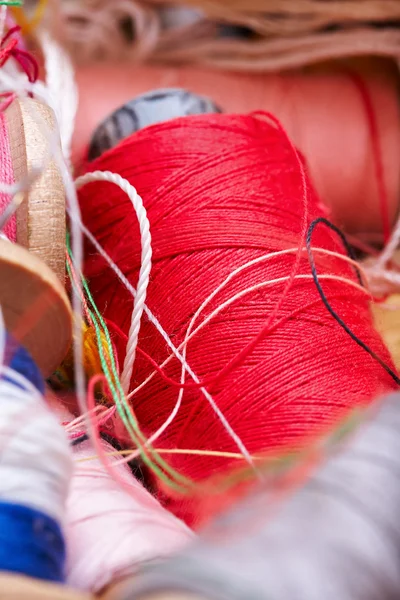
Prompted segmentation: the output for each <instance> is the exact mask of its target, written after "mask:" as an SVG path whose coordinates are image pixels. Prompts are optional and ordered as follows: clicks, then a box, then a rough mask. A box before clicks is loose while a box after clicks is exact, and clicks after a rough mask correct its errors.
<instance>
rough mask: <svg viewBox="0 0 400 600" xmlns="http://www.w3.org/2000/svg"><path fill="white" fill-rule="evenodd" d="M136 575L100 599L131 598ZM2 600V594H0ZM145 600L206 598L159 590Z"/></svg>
mask: <svg viewBox="0 0 400 600" xmlns="http://www.w3.org/2000/svg"><path fill="white" fill-rule="evenodd" d="M135 582H136V578H135V577H130V578H127V579H125V580H120V581H118V582H115V583H114V584H113V585H111V586H109V587H108V588H107V590H105V591H104V592H103V593H102V594H100V596H99V598H100V600H131V599H132V598H133V597H134V596H136V593H135ZM0 600H2V599H1V596H0ZM143 600H206V599H205V598H199V597H198V596H194V595H193V594H189V593H185V592H170V591H168V592H158V593H156V594H153V595H152V596H147V595H146V597H145V598H143Z"/></svg>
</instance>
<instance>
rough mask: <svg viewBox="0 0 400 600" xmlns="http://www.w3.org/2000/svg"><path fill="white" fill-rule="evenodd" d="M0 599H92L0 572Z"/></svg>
mask: <svg viewBox="0 0 400 600" xmlns="http://www.w3.org/2000/svg"><path fill="white" fill-rule="evenodd" d="M0 600H94V598H93V597H92V596H91V595H89V594H85V593H83V592H79V591H77V590H73V589H71V588H69V587H66V586H62V585H55V584H53V583H47V582H44V581H39V580H36V579H31V578H29V577H23V576H22V575H13V574H8V573H0Z"/></svg>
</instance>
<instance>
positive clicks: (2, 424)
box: [0, 335, 72, 582]
mask: <svg viewBox="0 0 400 600" xmlns="http://www.w3.org/2000/svg"><path fill="white" fill-rule="evenodd" d="M2 341H3V342H4V341H5V343H4V344H3V348H1V351H2V356H3V360H2V363H1V374H0V571H7V572H11V573H19V574H22V575H26V576H30V577H35V578H38V579H43V580H47V581H53V582H62V581H63V580H64V563H65V554H66V552H65V541H64V536H63V532H62V524H63V520H64V505H65V501H66V497H67V492H68V485H69V480H70V477H71V473H72V457H71V451H70V447H69V444H68V440H67V438H66V436H65V433H64V431H63V429H62V427H61V426H60V424H59V423H58V420H57V418H56V417H55V416H54V415H53V413H52V412H51V410H50V408H49V407H48V406H47V404H46V402H45V400H44V397H43V393H44V381H43V378H42V376H41V374H40V371H39V369H38V368H37V366H36V365H35V363H34V361H33V359H32V358H31V357H30V355H29V353H28V352H27V351H26V350H25V349H24V348H22V347H20V346H19V345H18V343H17V342H16V341H15V340H13V339H12V338H11V337H10V336H8V335H7V336H6V337H5V340H4V337H3V336H2Z"/></svg>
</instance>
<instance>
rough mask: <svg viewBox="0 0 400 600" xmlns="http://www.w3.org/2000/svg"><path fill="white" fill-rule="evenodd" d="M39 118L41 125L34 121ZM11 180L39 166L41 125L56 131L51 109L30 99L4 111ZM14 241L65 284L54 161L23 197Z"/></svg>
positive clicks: (44, 146) (43, 142) (43, 150)
mask: <svg viewBox="0 0 400 600" xmlns="http://www.w3.org/2000/svg"><path fill="white" fill-rule="evenodd" d="M37 116H39V117H40V119H42V120H43V123H42V124H41V123H40V122H37V121H36V120H35V117H36V118H37ZM5 117H6V127H7V130H8V138H9V143H10V151H11V160H12V165H13V170H14V179H15V181H19V180H21V179H23V178H24V177H26V176H27V174H28V172H30V171H31V170H32V168H34V167H41V166H42V165H43V161H44V160H45V159H46V156H47V154H48V145H49V141H48V139H47V138H46V134H45V131H44V130H43V124H45V125H46V127H48V129H49V130H50V131H52V132H56V131H57V121H56V118H55V115H54V112H53V111H52V109H51V108H50V107H49V106H47V105H46V104H43V103H42V102H39V101H38V100H33V99H32V98H25V99H24V100H20V99H16V100H14V101H13V102H12V104H11V105H10V106H9V107H8V109H7V110H6V112H5ZM16 219H17V239H16V241H17V242H18V243H19V244H21V245H22V246H24V247H25V248H28V249H29V251H30V252H31V253H32V254H34V255H35V256H38V257H39V258H41V259H42V261H43V262H44V263H45V264H46V265H47V266H48V267H50V269H52V270H53V271H54V273H55V274H56V275H57V277H58V278H59V279H60V281H61V282H62V283H64V277H65V233H66V228H65V191H64V185H63V182H62V178H61V173H60V171H59V168H58V166H57V164H56V162H55V160H54V159H51V160H50V161H49V163H48V164H47V166H46V168H45V170H44V172H43V173H42V174H41V176H40V177H39V179H38V180H37V181H35V183H34V184H33V185H32V187H31V188H30V190H29V192H27V193H26V194H25V198H24V200H23V202H22V204H21V206H20V207H19V209H18V211H17V214H16Z"/></svg>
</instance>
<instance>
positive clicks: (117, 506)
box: [67, 441, 193, 593]
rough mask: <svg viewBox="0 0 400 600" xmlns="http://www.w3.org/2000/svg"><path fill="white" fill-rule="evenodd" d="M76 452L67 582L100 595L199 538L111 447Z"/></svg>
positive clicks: (84, 446) (103, 444) (69, 508)
mask: <svg viewBox="0 0 400 600" xmlns="http://www.w3.org/2000/svg"><path fill="white" fill-rule="evenodd" d="M100 447H101V450H102V453H104V456H105V460H107V463H108V468H105V467H104V466H103V464H102V463H101V461H100V459H99V457H98V455H97V452H96V450H95V448H94V447H93V445H92V444H91V442H89V441H85V442H82V443H81V444H79V445H77V446H75V447H74V460H75V470H74V475H73V478H72V481H71V489H70V493H69V496H68V503H67V539H68V564H67V582H68V583H69V585H71V586H72V587H74V588H76V589H80V590H83V591H90V592H93V593H97V592H100V591H101V590H103V589H104V588H106V587H108V586H109V585H110V584H112V583H113V582H114V581H115V580H119V579H120V578H126V577H127V576H133V575H134V574H135V573H136V572H137V571H138V570H139V569H140V567H141V565H142V564H143V563H148V562H150V561H153V560H159V559H161V558H163V557H166V556H168V555H170V554H172V553H173V552H176V551H178V550H180V549H182V548H183V547H185V546H186V545H187V544H188V543H189V542H190V541H191V540H192V539H193V533H192V532H191V531H190V530H189V529H188V528H187V527H186V525H184V523H183V522H182V521H180V520H179V519H177V518H176V517H174V516H173V515H172V514H170V513H169V512H168V511H166V510H165V509H164V508H162V506H161V505H160V504H159V502H158V501H157V500H156V499H155V498H154V497H153V496H152V495H151V494H150V493H149V492H148V491H147V490H145V489H144V487H143V485H142V484H141V483H140V482H139V481H138V480H137V479H136V478H135V477H134V476H133V475H132V472H131V471H130V470H129V468H128V467H127V466H126V465H121V464H117V461H118V460H119V459H120V458H121V457H120V456H118V454H116V453H115V450H114V448H113V447H112V446H110V444H108V443H106V442H104V441H101V442H100Z"/></svg>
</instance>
